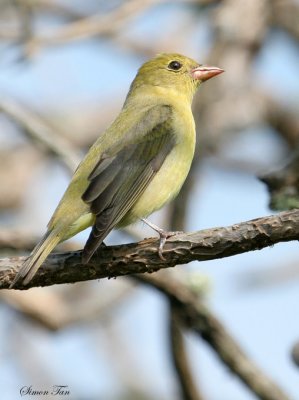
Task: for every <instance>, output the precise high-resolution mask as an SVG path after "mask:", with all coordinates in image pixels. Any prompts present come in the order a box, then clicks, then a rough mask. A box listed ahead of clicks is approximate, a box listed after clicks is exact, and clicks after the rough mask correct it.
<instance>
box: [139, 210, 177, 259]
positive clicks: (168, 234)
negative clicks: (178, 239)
mask: <svg viewBox="0 0 299 400" xmlns="http://www.w3.org/2000/svg"><path fill="white" fill-rule="evenodd" d="M141 221H143V222H144V223H145V224H146V225H147V226H149V227H150V228H152V229H153V230H154V231H156V232H157V233H158V234H159V236H160V242H159V248H158V254H159V257H160V258H161V260H163V261H165V257H164V256H163V248H164V245H165V243H166V240H167V239H169V238H170V237H172V236H175V235H179V234H180V233H183V232H182V231H170V232H169V231H164V229H162V228H159V227H158V226H157V225H155V224H153V223H152V222H150V221H148V220H147V219H145V218H141Z"/></svg>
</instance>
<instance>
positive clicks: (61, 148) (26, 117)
mask: <svg viewBox="0 0 299 400" xmlns="http://www.w3.org/2000/svg"><path fill="white" fill-rule="evenodd" d="M0 112H3V113H5V114H6V115H7V116H8V117H10V118H11V119H12V120H13V121H15V122H16V123H18V124H19V125H20V126H21V127H22V128H23V129H24V131H25V132H26V133H27V135H28V136H29V137H30V139H31V140H33V141H34V142H37V143H39V144H42V145H43V146H44V148H45V149H46V150H47V151H50V152H52V153H53V154H55V155H56V156H57V157H58V158H59V160H60V161H61V162H62V163H63V164H64V165H65V166H66V167H67V168H68V169H69V170H70V171H71V172H73V171H74V170H75V168H76V167H77V165H78V164H79V162H80V157H79V156H78V155H77V154H76V152H75V149H73V148H72V146H71V145H70V143H69V142H68V141H67V140H64V138H63V137H61V136H58V135H57V133H56V132H55V131H54V130H53V129H52V128H51V127H50V126H49V125H48V124H47V123H46V122H45V121H44V120H43V119H42V118H41V117H40V116H38V115H37V114H35V113H34V112H33V111H31V110H29V109H28V108H26V107H25V106H24V105H22V104H20V103H18V102H17V101H15V100H12V99H9V98H4V97H3V96H1V99H0Z"/></svg>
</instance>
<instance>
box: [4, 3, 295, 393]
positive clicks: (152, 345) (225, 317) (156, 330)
mask: <svg viewBox="0 0 299 400" xmlns="http://www.w3.org/2000/svg"><path fill="white" fill-rule="evenodd" d="M164 12H165V10H164V11H163V10H161V9H160V11H159V10H158V9H157V10H156V11H154V12H153V14H151V16H150V17H148V19H142V18H141V20H140V23H139V25H138V27H137V28H136V29H137V31H138V32H139V34H140V35H141V38H142V35H148V34H149V33H148V32H150V31H151V29H153V22H152V21H155V23H156V24H162V23H163V20H164V19H163V18H165V15H164V14H163V13H164ZM172 13H173V15H172V17H171V18H173V19H174V20H175V18H177V15H178V13H179V10H178V9H176V8H175V9H173V10H172ZM202 31H204V32H205V27H203V28H200V29H199V31H198V32H197V38H199V39H200V40H205V41H208V35H207V34H205V33H204V32H202ZM201 46H202V47H203V45H202V44H201ZM207 47H208V44H207V45H206V48H207ZM191 51H194V50H192V46H191ZM14 52H15V50H14V49H13V48H9V49H6V51H5V53H4V54H5V57H4V58H3V59H2V61H0V69H1V74H0V91H1V92H2V93H3V94H5V95H9V96H14V97H17V98H18V99H20V100H24V101H26V102H30V103H31V104H32V106H33V107H34V108H35V109H37V110H39V109H40V110H42V109H43V108H44V107H45V106H47V107H53V108H55V106H57V99H60V101H61V103H62V104H61V105H60V106H61V108H62V109H63V108H64V107H69V106H72V105H76V102H78V101H80V102H81V103H82V104H84V103H86V104H88V103H89V102H93V101H95V100H98V101H99V106H100V105H101V104H103V103H104V102H105V97H106V96H108V97H109V98H111V97H112V96H113V95H114V94H116V93H117V96H120V97H122V98H124V97H125V95H126V92H127V89H128V87H129V84H130V82H131V80H132V79H133V77H134V75H135V73H136V70H137V68H138V67H139V65H140V63H141V62H142V61H143V59H142V58H141V57H136V56H135V57H134V56H132V55H128V54H127V53H125V52H124V51H121V50H115V49H114V48H112V46H111V43H109V42H105V41H93V40H91V41H89V42H88V44H86V43H85V42H79V43H75V44H71V45H68V46H66V47H60V48H52V49H50V50H48V51H45V52H42V53H40V54H39V55H38V56H37V58H36V59H35V60H34V63H32V64H29V65H21V64H12V63H11V62H10V59H11V58H13V57H14ZM190 55H191V56H194V54H190ZM298 62H299V50H298V48H297V47H296V46H295V43H292V42H290V41H287V39H286V36H285V35H284V34H283V33H282V32H279V31H273V32H272V33H271V35H269V38H268V39H267V42H266V44H265V46H264V49H263V50H262V51H261V53H260V55H259V57H258V59H257V61H256V65H255V68H256V76H257V79H259V80H260V82H261V84H262V85H264V86H265V87H267V88H270V90H271V91H272V92H273V93H275V96H277V97H278V98H279V99H280V100H281V101H283V102H285V104H288V105H289V104H291V105H292V107H296V106H298V101H299V98H298V93H299V79H298V68H297V66H298ZM61 71H64V73H63V74H62V73H61ZM0 138H1V136H0ZM280 144H281V143H279V141H278V139H277V137H276V136H275V134H274V133H273V132H271V131H270V130H268V129H263V128H255V129H251V130H248V132H246V133H245V134H244V135H243V136H242V137H241V138H240V139H238V140H236V141H235V143H234V145H233V148H228V149H227V150H226V154H227V156H228V157H230V158H231V159H233V160H234V159H238V158H239V159H242V160H249V161H251V162H256V163H257V164H258V165H260V166H261V168H263V169H264V170H267V169H268V168H272V167H273V165H275V164H276V163H277V164H278V163H280V162H281V160H282V159H283V156H284V151H283V149H282V148H281V146H280ZM42 174H43V171H37V175H36V176H37V183H36V184H35V186H34V187H33V190H32V192H31V193H29V194H28V197H27V199H26V206H25V209H27V210H28V208H29V207H32V201H33V202H34V201H35V203H34V206H33V207H32V208H33V209H34V212H36V213H37V215H36V220H37V221H39V222H40V224H41V228H40V229H41V232H42V230H43V225H44V224H46V222H47V220H48V218H49V217H50V215H51V212H52V211H53V209H54V207H55V205H56V204H57V201H58V200H59V198H60V195H61V194H62V192H63V190H64V188H65V186H66V185H67V182H68V179H69V178H68V175H67V174H66V172H65V171H64V170H63V169H62V168H61V167H59V166H57V167H54V168H53V169H52V170H51V173H50V175H49V180H48V181H47V182H46V183H42V182H41V176H42ZM37 191H38V192H42V194H41V195H40V196H41V197H39V199H37V198H36V193H37ZM33 197H34V198H35V200H33ZM40 203H42V206H39V204H40ZM267 204H268V195H267V192H266V188H265V186H264V185H263V184H262V183H261V182H259V181H258V180H257V179H256V178H255V177H254V176H252V175H251V174H249V173H248V172H237V173H236V171H233V170H231V169H229V168H224V167H223V166H222V165H221V164H220V163H219V162H217V160H215V159H213V158H210V159H206V161H205V162H204V164H203V166H202V171H201V173H200V179H199V182H198V183H197V184H196V185H195V188H194V193H193V194H192V197H191V200H190V204H189V209H188V218H187V230H190V231H193V230H199V229H204V228H207V227H214V226H226V225H230V224H233V223H237V222H240V221H245V220H248V219H252V218H256V217H259V216H264V215H268V214H270V213H271V212H270V211H269V209H268V207H267ZM30 215H31V217H30V218H32V214H30ZM158 216H159V214H158ZM158 216H154V217H153V219H154V221H156V219H157V218H158ZM22 218H23V219H21V221H23V222H24V223H25V222H26V221H27V222H28V220H27V219H26V218H28V217H26V215H23V216H22ZM36 220H35V221H34V222H36ZM145 232H146V231H145ZM80 238H81V239H82V240H84V239H85V238H86V234H83V235H81V236H80ZM115 240H118V236H117V235H111V238H109V240H108V243H110V242H111V243H113V242H114V241H115ZM298 256H299V249H298V243H295V242H292V243H281V244H278V245H276V246H274V247H271V248H267V249H264V250H262V251H255V252H250V253H246V254H243V255H239V256H235V257H230V258H225V259H222V260H213V261H209V262H202V263H192V264H190V265H188V266H181V267H178V268H177V269H178V270H187V271H189V273H190V274H193V273H198V272H200V273H201V274H203V276H204V277H206V278H207V279H208V280H209V282H210V286H211V288H210V289H209V292H208V293H207V297H206V301H207V304H208V305H209V306H210V307H211V309H212V310H213V311H214V312H215V314H216V315H217V316H218V317H219V319H220V320H221V321H222V322H223V323H224V324H225V325H226V327H227V328H228V330H229V331H230V332H231V333H232V335H233V336H234V337H235V338H236V339H237V340H238V341H239V342H240V344H241V345H242V346H243V348H244V349H245V351H246V352H247V353H248V354H249V355H250V356H251V358H252V359H254V361H255V362H256V363H257V364H258V365H259V366H260V367H261V368H262V369H263V370H265V371H266V372H267V374H269V376H270V377H272V379H274V380H275V381H277V383H278V384H279V385H281V386H282V388H283V389H285V390H286V392H287V393H289V395H290V396H293V398H294V399H295V398H296V396H297V397H298V392H299V379H298V378H299V376H298V374H299V371H298V369H296V367H295V366H294V365H293V363H292V361H291V358H290V351H291V349H292V346H293V344H294V343H295V342H296V341H297V340H298V338H299V324H298V318H296V316H297V314H298V311H297V305H298V300H299V290H298V289H299V280H298V274H297V277H295V278H294V279H292V280H291V279H290V280H285V281H283V282H278V283H277V282H275V281H274V282H273V283H272V284H271V279H270V284H269V283H268V284H262V283H260V285H258V284H253V285H250V282H252V278H256V279H257V281H259V279H260V280H262V279H263V277H266V276H267V275H266V274H267V273H269V276H271V273H272V272H273V271H274V272H273V273H275V271H276V270H281V269H282V268H283V267H284V266H285V265H288V264H291V263H296V261H297V260H298ZM113 284H114V282H113V281H109V282H108V283H105V285H108V288H111V289H112V288H113ZM94 285H95V286H96V287H99V289H100V288H101V283H99V282H94ZM116 312H117V313H118V315H117V318H116V321H117V322H116V323H114V324H113V325H112V324H111V326H110V327H109V329H108V332H110V333H111V332H112V334H113V331H114V330H115V331H116V332H120V331H121V332H123V335H122V342H121V343H117V345H118V346H121V347H120V348H121V349H122V351H124V352H127V354H128V357H127V359H126V360H121V361H119V360H118V359H117V356H116V355H115V354H113V349H111V348H109V346H111V342H110V341H109V338H108V337H107V332H105V330H104V329H102V328H101V324H100V323H95V324H94V325H92V326H91V327H86V326H77V327H70V328H67V329H66V330H63V331H61V332H58V333H55V334H54V333H51V332H47V331H44V330H43V329H41V328H38V327H37V326H34V325H31V324H30V323H27V322H26V321H23V320H20V317H19V316H18V315H17V314H16V313H12V312H11V310H10V309H9V308H8V307H7V306H5V305H4V304H2V305H1V306H0V318H1V320H2V321H5V324H2V325H1V326H0V343H2V346H0V355H1V359H2V360H5V362H2V363H1V364H0V386H1V388H4V389H3V390H4V392H3V391H2V395H3V396H4V398H5V399H7V400H15V399H16V398H18V397H16V391H15V388H16V384H17V386H18V387H21V386H23V385H27V384H28V379H30V378H31V377H32V376H33V375H38V374H40V373H44V374H45V375H46V376H47V377H48V379H49V384H52V383H53V382H54V383H55V384H56V382H62V383H63V384H64V383H66V384H68V385H69V387H70V388H71V390H72V393H74V394H75V395H76V397H74V398H80V397H81V398H84V399H88V398H90V399H93V398H94V399H96V398H97V399H98V398H99V397H98V396H99V395H100V396H101V398H103V399H105V400H106V399H108V400H109V398H111V396H112V395H114V394H115V393H116V392H119V393H121V391H122V384H121V382H117V379H115V376H116V377H119V379H121V376H123V372H124V371H125V370H126V368H127V370H128V371H127V376H126V379H127V383H128V384H130V385H136V388H137V389H138V382H136V374H137V371H138V378H139V379H138V380H140V382H142V383H144V382H146V385H147V387H148V390H149V392H150V393H151V394H152V397H153V398H158V397H159V398H161V399H169V398H178V397H176V396H177V388H176V386H175V380H174V376H173V372H172V367H171V363H170V360H169V356H168V349H167V322H166V321H167V312H168V310H167V306H166V304H165V302H164V301H163V298H162V296H161V295H160V294H157V293H155V292H154V290H151V289H145V288H138V289H136V290H135V291H134V292H133V293H132V295H131V296H130V297H129V298H128V299H126V301H125V304H124V305H123V306H122V307H120V310H118V311H116ZM107 324H109V322H108V323H107ZM20 328H22V329H20ZM15 331H16V332H18V334H20V333H21V334H20V336H19V337H18V338H17V340H18V342H19V348H18V349H14V348H11V347H10V343H15V341H14V340H13V341H11V342H10V341H9V340H8V338H9V336H10V335H14V332H15ZM114 334H115V332H114ZM186 340H187V346H188V348H189V349H190V352H189V354H190V359H191V362H192V365H193V367H194V368H193V370H194V374H195V377H196V380H198V382H199V386H200V388H201V390H202V391H203V393H204V394H206V396H207V397H206V398H207V399H209V400H210V399H211V400H231V399H238V400H252V399H254V396H253V395H252V394H251V393H250V392H249V391H248V390H247V389H246V388H244V386H243V385H242V384H241V383H240V382H239V381H238V379H237V378H236V377H234V376H233V375H232V374H231V373H230V372H229V371H228V370H227V368H226V367H224V366H223V365H222V364H221V363H220V362H219V361H218V359H217V357H216V356H215V354H214V353H213V351H211V349H210V348H209V347H208V346H206V344H205V343H203V342H202V341H201V340H199V339H198V338H197V337H195V336H194V335H193V334H190V333H189V334H187V336H186ZM22 346H26V348H28V347H27V346H29V349H31V352H32V360H30V364H31V365H30V368H29V372H28V371H27V375H26V360H25V359H24V357H22ZM95 348H96V351H95ZM16 351H17V352H18V354H19V358H17V357H15V356H14V354H15V353H16ZM24 354H25V353H24ZM112 354H113V355H112ZM31 383H32V384H38V379H37V381H36V382H31V381H30V384H31ZM125 383H126V382H125Z"/></svg>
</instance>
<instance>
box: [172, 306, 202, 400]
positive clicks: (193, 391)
mask: <svg viewBox="0 0 299 400" xmlns="http://www.w3.org/2000/svg"><path fill="white" fill-rule="evenodd" d="M169 336H170V346H171V356H172V360H173V365H174V368H175V370H176V374H177V379H178V382H179V383H180V388H181V392H182V396H181V397H180V398H181V399H182V400H203V397H202V395H201V394H200V393H199V391H198V388H197V387H196V385H195V382H194V379H193V376H192V372H191V369H190V365H189V361H188V357H187V354H186V348H185V343H184V336H183V332H182V323H181V318H180V317H179V315H178V314H177V310H176V306H175V304H174V303H173V301H170V307H169Z"/></svg>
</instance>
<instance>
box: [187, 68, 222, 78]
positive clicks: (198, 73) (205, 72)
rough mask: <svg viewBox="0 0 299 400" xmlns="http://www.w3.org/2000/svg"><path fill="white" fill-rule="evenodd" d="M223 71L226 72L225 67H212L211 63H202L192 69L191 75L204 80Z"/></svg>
mask: <svg viewBox="0 0 299 400" xmlns="http://www.w3.org/2000/svg"><path fill="white" fill-rule="evenodd" d="M222 72H224V69H221V68H218V67H210V66H209V65H200V66H199V67H196V68H194V69H192V70H191V75H192V78H193V79H196V80H199V81H202V82H204V81H207V80H208V79H210V78H213V76H216V75H219V74H222Z"/></svg>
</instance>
